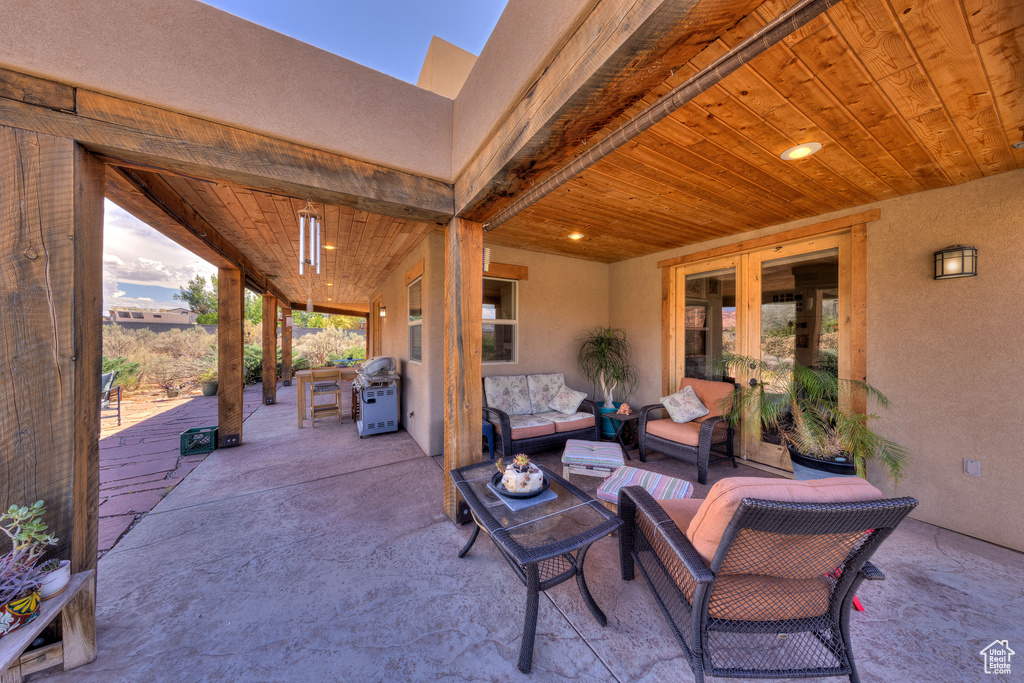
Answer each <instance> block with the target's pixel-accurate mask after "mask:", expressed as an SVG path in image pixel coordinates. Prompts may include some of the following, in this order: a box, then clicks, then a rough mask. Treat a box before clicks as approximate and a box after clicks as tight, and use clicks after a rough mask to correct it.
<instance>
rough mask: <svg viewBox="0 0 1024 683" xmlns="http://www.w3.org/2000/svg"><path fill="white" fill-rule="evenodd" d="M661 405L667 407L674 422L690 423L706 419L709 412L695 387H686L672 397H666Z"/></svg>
mask: <svg viewBox="0 0 1024 683" xmlns="http://www.w3.org/2000/svg"><path fill="white" fill-rule="evenodd" d="M661 405H663V406H665V410H667V411H668V416H669V417H671V418H672V421H673V422H689V421H690V420H695V419H697V418H698V417H704V416H705V415H707V414H708V412H709V411H708V409H707V408H706V407H705V406H704V404H703V403H701V402H700V399H699V398H697V394H695V393H694V391H693V387H684V388H683V389H682V390H680V391H677V392H676V393H674V394H672V395H671V396H666V397H664V398H663V399H661Z"/></svg>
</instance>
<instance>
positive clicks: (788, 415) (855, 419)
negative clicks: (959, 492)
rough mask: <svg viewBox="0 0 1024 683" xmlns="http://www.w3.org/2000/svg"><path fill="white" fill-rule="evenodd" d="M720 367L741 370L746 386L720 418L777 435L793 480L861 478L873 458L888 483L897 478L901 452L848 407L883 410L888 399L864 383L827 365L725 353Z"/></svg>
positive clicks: (871, 416) (903, 457) (902, 460)
mask: <svg viewBox="0 0 1024 683" xmlns="http://www.w3.org/2000/svg"><path fill="white" fill-rule="evenodd" d="M717 365H719V366H720V367H722V368H728V369H730V370H734V371H738V372H746V373H747V374H748V375H749V376H750V377H751V379H752V380H754V381H752V382H751V384H752V386H743V385H740V387H739V390H738V391H737V393H736V395H735V397H734V401H733V404H732V407H731V408H730V409H729V411H728V413H727V414H726V418H727V419H728V420H729V422H730V424H732V425H733V426H734V427H735V426H736V425H738V424H739V422H740V419H741V418H742V417H743V416H744V415H749V416H751V419H754V420H757V421H758V422H760V424H761V427H762V429H764V430H765V431H766V432H768V433H774V434H777V435H778V437H779V439H780V440H781V442H782V443H783V445H785V446H786V449H787V450H788V451H789V455H790V458H791V460H792V461H793V474H794V475H795V476H796V478H797V479H820V478H822V477H834V476H861V477H863V476H865V474H866V472H867V463H868V462H869V461H871V460H875V459H877V460H878V462H880V463H881V464H882V465H883V466H884V467H885V469H886V471H887V472H888V474H889V477H890V478H891V479H892V481H893V483H896V484H898V483H899V481H900V479H901V478H902V476H903V468H904V465H905V463H906V458H907V452H906V450H905V449H904V448H903V447H902V446H900V445H898V444H896V443H895V442H893V441H890V440H889V439H884V438H882V437H881V436H879V435H878V434H876V433H875V432H874V431H872V430H871V428H870V427H869V423H870V422H871V420H876V419H878V415H875V414H873V413H872V414H863V413H859V412H857V411H855V410H853V409H851V408H850V407H848V406H849V404H850V401H849V400H843V399H842V398H841V397H847V399H850V398H853V397H857V396H860V397H863V398H864V399H865V402H867V401H873V402H874V403H875V404H876V405H877V406H878V407H880V408H888V407H889V399H888V398H886V397H885V395H884V394H882V392H880V391H879V390H878V389H876V388H874V387H873V386H871V385H870V384H868V383H867V382H860V381H857V380H848V379H839V377H838V372H837V368H834V367H831V366H829V365H828V364H825V365H823V366H822V367H820V368H810V367H805V366H802V365H797V364H790V363H786V362H783V361H781V360H779V359H778V358H776V359H774V360H769V361H765V360H761V359H757V358H750V357H748V356H739V355H734V354H726V355H725V356H723V357H722V359H721V360H720V361H719V362H718V363H717Z"/></svg>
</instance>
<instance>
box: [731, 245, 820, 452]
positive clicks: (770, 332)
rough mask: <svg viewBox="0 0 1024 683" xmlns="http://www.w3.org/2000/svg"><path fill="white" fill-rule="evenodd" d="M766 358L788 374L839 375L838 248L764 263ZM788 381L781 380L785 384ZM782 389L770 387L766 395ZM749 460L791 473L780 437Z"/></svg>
mask: <svg viewBox="0 0 1024 683" xmlns="http://www.w3.org/2000/svg"><path fill="white" fill-rule="evenodd" d="M760 317H761V330H760V356H761V359H762V360H763V361H764V362H765V363H767V364H769V365H773V366H775V367H776V368H777V369H780V370H782V371H783V372H781V373H779V374H781V375H785V374H788V372H790V371H791V370H792V368H793V367H794V366H795V365H802V366H804V367H813V368H821V369H827V370H830V371H831V372H834V373H836V375H838V374H839V250H838V249H829V250H825V251H818V252H814V253H809V254H800V255H798V256H792V257H788V258H780V259H772V260H766V261H762V263H761V316H760ZM783 381H784V380H781V379H780V380H778V383H779V384H781V383H782V382H783ZM773 390H775V391H781V387H773V386H771V385H769V386H766V387H765V391H766V392H769V393H771V392H772V391H773ZM761 438H762V441H763V442H764V443H762V444H761V447H760V448H759V449H757V452H756V453H750V454H748V456H749V457H750V458H751V459H753V460H757V461H759V462H762V463H764V464H768V465H772V466H774V467H780V468H783V469H790V467H791V465H790V463H789V456H788V454H787V453H786V452H785V450H784V449H783V448H782V447H781V445H779V444H780V439H779V437H778V435H777V434H762V435H761Z"/></svg>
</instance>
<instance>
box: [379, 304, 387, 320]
mask: <svg viewBox="0 0 1024 683" xmlns="http://www.w3.org/2000/svg"><path fill="white" fill-rule="evenodd" d="M380 317H382V318H386V317H388V309H387V306H381V307H380Z"/></svg>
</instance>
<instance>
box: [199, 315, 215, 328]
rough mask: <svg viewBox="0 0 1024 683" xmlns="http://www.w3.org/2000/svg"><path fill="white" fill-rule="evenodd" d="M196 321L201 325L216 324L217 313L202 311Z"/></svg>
mask: <svg viewBox="0 0 1024 683" xmlns="http://www.w3.org/2000/svg"><path fill="white" fill-rule="evenodd" d="M196 323H198V324H200V325H216V324H217V314H216V313H200V314H199V315H197V316H196Z"/></svg>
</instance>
